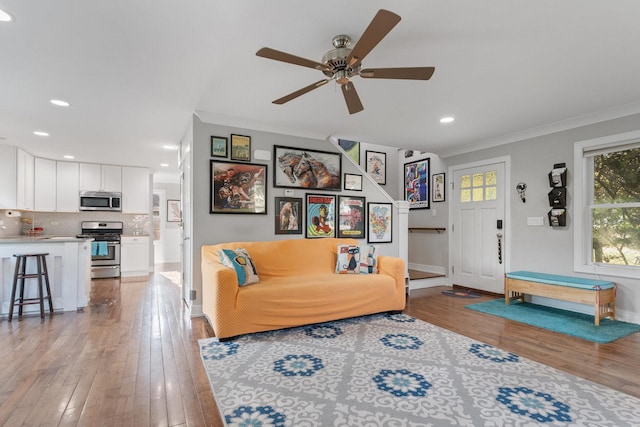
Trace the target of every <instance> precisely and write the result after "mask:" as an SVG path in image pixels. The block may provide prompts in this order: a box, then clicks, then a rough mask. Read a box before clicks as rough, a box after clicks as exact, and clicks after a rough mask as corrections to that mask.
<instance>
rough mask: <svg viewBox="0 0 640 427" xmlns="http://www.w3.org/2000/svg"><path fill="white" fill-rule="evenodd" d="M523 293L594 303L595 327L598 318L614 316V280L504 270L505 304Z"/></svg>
mask: <svg viewBox="0 0 640 427" xmlns="http://www.w3.org/2000/svg"><path fill="white" fill-rule="evenodd" d="M525 295H535V296H539V297H547V298H554V299H559V300H564V301H571V302H576V303H579V304H590V305H593V306H594V308H595V324H596V326H600V319H604V318H606V317H609V318H610V319H611V320H614V319H615V314H616V284H615V283H614V282H606V281H603V280H592V279H582V278H579V277H569V276H557V275H555V274H544V273H534V272H531V271H514V272H512V273H506V274H505V275H504V303H505V304H506V305H509V302H510V301H511V300H516V299H519V300H520V301H523V302H524V296H525Z"/></svg>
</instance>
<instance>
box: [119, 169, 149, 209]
mask: <svg viewBox="0 0 640 427" xmlns="http://www.w3.org/2000/svg"><path fill="white" fill-rule="evenodd" d="M122 190H123V191H122V212H123V213H143V214H148V213H149V170H148V169H145V168H134V167H127V166H123V167H122Z"/></svg>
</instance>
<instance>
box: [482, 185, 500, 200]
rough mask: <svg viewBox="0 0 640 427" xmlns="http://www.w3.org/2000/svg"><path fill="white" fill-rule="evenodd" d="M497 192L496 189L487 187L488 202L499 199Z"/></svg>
mask: <svg viewBox="0 0 640 427" xmlns="http://www.w3.org/2000/svg"><path fill="white" fill-rule="evenodd" d="M497 193H498V192H497V190H496V187H487V188H486V197H485V199H487V200H496V197H497V195H498V194H497Z"/></svg>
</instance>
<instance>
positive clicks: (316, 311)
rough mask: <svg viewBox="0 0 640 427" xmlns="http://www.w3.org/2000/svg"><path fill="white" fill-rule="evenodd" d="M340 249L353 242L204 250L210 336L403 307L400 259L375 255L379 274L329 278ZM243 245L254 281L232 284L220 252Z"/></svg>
mask: <svg viewBox="0 0 640 427" xmlns="http://www.w3.org/2000/svg"><path fill="white" fill-rule="evenodd" d="M338 244H351V245H357V244H358V241H357V240H354V239H333V238H322V239H291V240H275V241H266V242H232V243H222V244H217V245H204V246H202V311H203V312H204V314H205V316H206V317H207V319H208V320H209V323H210V324H211V326H212V327H213V330H214V332H215V335H216V337H218V338H229V337H234V336H237V335H241V334H246V333H251V332H261V331H269V330H273V329H282V328H289V327H292V326H301V325H306V324H312V323H318V322H326V321H330V320H337V319H342V318H347V317H353V316H362V315H366V314H373V313H379V312H384V311H397V310H403V309H404V307H405V302H406V294H405V292H406V290H405V266H404V261H403V260H402V259H400V258H396V257H390V256H379V257H378V270H379V273H378V274H335V273H334V271H335V266H336V259H337V247H338ZM237 248H245V249H246V250H247V251H248V253H249V255H250V256H251V258H252V260H253V262H254V264H255V267H256V270H257V271H258V276H259V278H260V280H259V282H258V283H253V284H250V285H245V286H238V279H237V276H236V273H235V271H234V270H233V269H231V268H228V267H225V266H224V265H223V264H222V263H221V262H220V260H219V258H218V254H217V251H218V250H219V249H232V250H233V249H237Z"/></svg>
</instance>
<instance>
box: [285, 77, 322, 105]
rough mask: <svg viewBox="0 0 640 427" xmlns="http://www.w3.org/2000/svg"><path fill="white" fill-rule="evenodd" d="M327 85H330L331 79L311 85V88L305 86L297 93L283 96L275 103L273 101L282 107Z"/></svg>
mask: <svg viewBox="0 0 640 427" xmlns="http://www.w3.org/2000/svg"><path fill="white" fill-rule="evenodd" d="M327 83H329V79H324V80H320V81H317V82H315V83H313V84H310V85H309V86H305V87H303V88H302V89H299V90H297V91H295V92H292V93H290V94H289V95H287V96H283V97H282V98H279V99H276V100H275V101H273V103H274V104H278V105H282V104H284V103H285V102H289V101H291V100H292V99H296V98H297V97H299V96H300V95H304V94H305V93H307V92H311V91H312V90H314V89H317V88H319V87H320V86H324V85H326V84H327Z"/></svg>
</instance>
